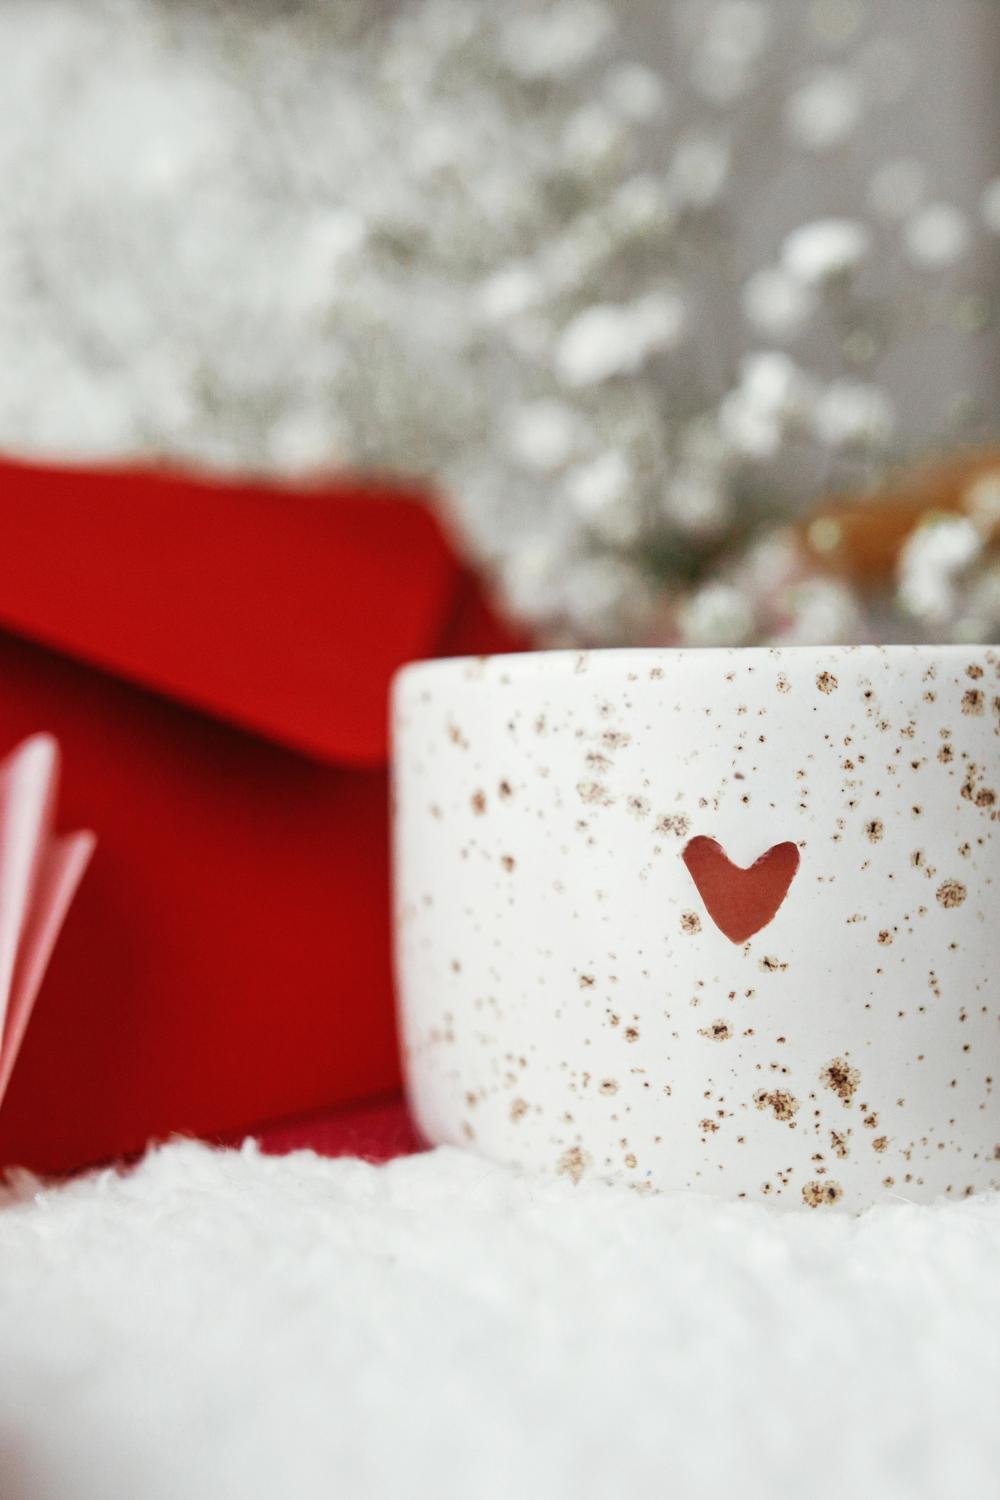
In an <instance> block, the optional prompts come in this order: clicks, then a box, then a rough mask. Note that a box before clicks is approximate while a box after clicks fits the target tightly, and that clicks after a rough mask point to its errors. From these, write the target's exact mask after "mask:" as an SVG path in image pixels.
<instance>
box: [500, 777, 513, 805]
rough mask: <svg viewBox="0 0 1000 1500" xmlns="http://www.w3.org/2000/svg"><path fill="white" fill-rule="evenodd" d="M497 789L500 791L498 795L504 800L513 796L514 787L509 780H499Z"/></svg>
mask: <svg viewBox="0 0 1000 1500" xmlns="http://www.w3.org/2000/svg"><path fill="white" fill-rule="evenodd" d="M497 791H498V792H499V793H500V796H501V797H502V798H503V800H504V801H505V802H509V801H510V799H511V797H513V795H514V788H513V787H512V786H511V784H510V782H509V781H501V783H500V785H499V787H498V788H497Z"/></svg>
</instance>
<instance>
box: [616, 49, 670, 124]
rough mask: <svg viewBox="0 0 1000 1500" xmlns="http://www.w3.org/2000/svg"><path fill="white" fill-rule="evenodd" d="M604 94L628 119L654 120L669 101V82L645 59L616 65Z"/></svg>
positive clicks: (618, 111)
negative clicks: (644, 63)
mask: <svg viewBox="0 0 1000 1500" xmlns="http://www.w3.org/2000/svg"><path fill="white" fill-rule="evenodd" d="M604 97H605V99H606V100H607V101H608V104H609V105H610V106H611V108H612V109H614V110H615V111H616V112H617V113H618V114H619V115H621V116H623V118H625V119H626V120H637V121H643V120H651V119H654V118H655V117H656V116H657V115H662V114H663V112H664V111H665V109H666V107H667V103H668V96H667V86H666V84H665V83H664V81H663V79H662V78H661V77H660V75H659V73H656V72H654V70H653V69H652V68H647V67H644V66H643V65H642V64H641V63H632V64H623V65H622V66H621V67H618V68H614V69H613V70H612V71H611V72H610V73H609V74H608V76H607V77H606V78H605V80H604Z"/></svg>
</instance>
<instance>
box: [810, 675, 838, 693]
mask: <svg viewBox="0 0 1000 1500" xmlns="http://www.w3.org/2000/svg"><path fill="white" fill-rule="evenodd" d="M816 686H817V687H818V688H819V690H820V692H821V693H835V692H836V691H837V688H838V686H839V684H838V682H837V679H836V677H834V675H833V673H832V672H821V673H820V674H819V676H818V677H817V678H816Z"/></svg>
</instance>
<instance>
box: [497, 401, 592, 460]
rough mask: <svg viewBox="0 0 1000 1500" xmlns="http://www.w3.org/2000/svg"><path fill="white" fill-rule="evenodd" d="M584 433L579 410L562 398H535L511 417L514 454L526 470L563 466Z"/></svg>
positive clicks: (511, 442)
mask: <svg viewBox="0 0 1000 1500" xmlns="http://www.w3.org/2000/svg"><path fill="white" fill-rule="evenodd" d="M579 436H580V420H579V417H578V416H577V413H576V412H575V411H573V409H572V408H571V407H569V406H566V405H565V404H564V403H563V402H561V401H533V402H531V403H530V404H529V405H527V406H522V407H520V408H519V410H518V411H516V412H515V413H514V415H513V417H512V419H511V422H510V427H509V435H508V444H509V448H510V452H511V455H512V456H513V457H514V458H515V459H516V460H517V461H518V462H519V463H520V464H521V465H522V466H523V467H524V468H526V469H534V470H536V471H538V472H539V473H551V472H552V471H553V470H555V469H558V468H561V467H562V465H563V464H564V463H565V462H566V461H567V459H568V458H569V457H570V455H571V454H572V452H573V449H574V447H575V445H576V443H577V441H578V439H579Z"/></svg>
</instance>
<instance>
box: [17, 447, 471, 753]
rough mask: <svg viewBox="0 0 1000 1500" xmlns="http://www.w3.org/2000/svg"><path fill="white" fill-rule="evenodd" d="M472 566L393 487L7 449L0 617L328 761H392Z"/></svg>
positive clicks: (414, 504) (421, 511) (30, 634)
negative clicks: (119, 465) (289, 484)
mask: <svg viewBox="0 0 1000 1500" xmlns="http://www.w3.org/2000/svg"><path fill="white" fill-rule="evenodd" d="M460 578H461V571H460V569H459V567H458V565H457V563H456V562H455V560H454V558H453V556H452V554H451V553H450V551H449V549H448V547H447V545H446V543H445V541H444V538H443V537H442V535H441V532H440V531H439V529H438V527H437V525H436V523H435V522H434V520H433V518H432V516H431V515H430V513H429V511H428V510H427V509H426V508H425V507H424V506H422V505H421V504H419V503H417V498H416V497H415V496H413V495H410V496H409V497H404V496H401V494H400V492H398V491H392V492H388V491H387V490H378V489H375V488H373V487H370V486H363V485H361V484H353V483H347V484H341V485H337V486H335V487H332V488H328V489H324V490H318V489H317V490H290V489H288V490H286V489H275V488H270V489H268V488H263V487H261V486H258V485H243V484H241V485H230V484H222V483H219V484H216V483H207V482H204V481H202V480H194V479H190V478H187V477H182V476H177V475H172V474H163V475H160V474H149V473H138V472H131V471H125V470H119V471H113V472H108V473H97V472H93V471H76V470H71V469H53V468H41V467H34V466H31V465H26V464H21V463H12V462H2V463H0V627H5V628H7V629H10V630H12V631H15V632H16V633H18V634H20V635H23V636H27V637H29V638H31V639H33V640H36V641H39V642H41V643H43V644H46V645H49V646H53V647H56V648H58V649H60V650H62V651H65V652H66V653H67V654H71V655H73V656H76V657H78V658H80V659H82V660H86V661H88V662H90V663H92V664H94V665H96V666H100V667H102V668H104V669H106V670H108V671H111V672H114V673H115V674H117V675H119V676H122V677H124V678H126V679H128V680H129V681H133V682H135V683H138V684H141V685H143V686H145V687H148V688H151V689H154V690H156V691H158V692H161V693H164V694H168V695H170V696H171V697H174V698H176V699H178V700H179V701H182V702H185V703H188V704H190V705H191V706H193V707H198V708H200V709H202V710H205V711H206V712H209V713H212V714H214V715H217V716H218V717H221V718H225V719H228V720H230V721H232V722H234V723H236V724H239V725H242V726H244V727H246V728H248V729H251V730H254V731H256V732H258V733H260V734H262V735H265V736H267V737H269V738H272V739H275V740H278V741H280V742H282V743H284V744H288V745H290V746H293V747H295V748H298V749H301V750H303V751H305V752H307V753H309V754H313V755H315V756H318V757H320V758H322V759H329V760H336V761H346V762H349V763H352V764H360V765H374V764H379V763H381V762H382V761H383V760H384V758H385V755H386V741H387V730H386V688H387V685H388V680H389V678H390V676H391V674H392V672H393V671H394V670H395V669H396V667H397V666H399V665H400V664H401V663H402V662H404V661H406V660H409V659H411V658H413V657H420V656H426V655H429V654H432V653H433V651H434V649H435V646H436V644H437V642H438V640H439V639H440V637H441V635H442V632H443V631H444V629H445V626H446V624H447V621H448V618H449V614H450V612H451V609H452V607H453V602H454V598H455V594H456V590H457V587H458V584H459V581H460Z"/></svg>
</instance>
